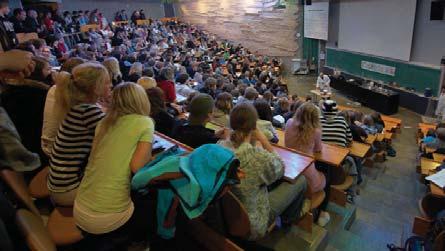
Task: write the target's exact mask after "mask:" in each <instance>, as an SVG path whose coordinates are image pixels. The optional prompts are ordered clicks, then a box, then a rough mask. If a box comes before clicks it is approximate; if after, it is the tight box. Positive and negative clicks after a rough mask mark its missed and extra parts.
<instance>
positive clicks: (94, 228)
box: [74, 83, 154, 235]
mask: <svg viewBox="0 0 445 251" xmlns="http://www.w3.org/2000/svg"><path fill="white" fill-rule="evenodd" d="M149 114H150V102H149V100H148V97H147V95H146V93H145V91H144V89H143V88H142V87H141V86H139V85H136V84H134V83H123V84H120V85H117V86H116V87H115V88H114V90H113V96H112V101H111V106H110V108H109V110H108V113H107V115H106V116H105V118H104V119H103V120H102V121H101V122H100V123H99V124H98V126H97V128H96V133H95V138H94V141H93V149H92V152H91V156H90V158H89V160H88V165H87V167H86V170H85V175H84V177H83V179H82V182H81V184H80V187H79V190H78V192H77V197H76V200H75V202H74V219H75V222H76V224H77V226H79V227H80V228H81V229H82V230H84V231H85V232H87V233H90V234H93V235H102V234H106V233H111V232H114V231H116V230H118V229H119V230H121V229H123V228H124V227H123V226H124V225H126V227H125V229H126V228H127V226H128V225H132V222H133V220H132V221H129V220H130V218H131V217H132V215H133V211H134V208H135V207H134V204H133V202H132V200H131V197H130V180H131V175H132V173H136V172H137V171H138V170H139V169H140V168H141V167H143V166H144V165H145V164H146V163H148V162H149V161H150V159H151V149H152V142H153V133H154V125H153V122H152V119H151V118H150V117H149ZM130 228H131V226H130ZM116 232H119V231H116Z"/></svg>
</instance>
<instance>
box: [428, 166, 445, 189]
mask: <svg viewBox="0 0 445 251" xmlns="http://www.w3.org/2000/svg"><path fill="white" fill-rule="evenodd" d="M425 179H426V180H429V181H431V182H433V183H434V184H436V185H437V186H439V187H441V188H444V187H445V169H444V170H442V171H440V172H438V173H436V174H433V175H430V176H428V177H426V178H425Z"/></svg>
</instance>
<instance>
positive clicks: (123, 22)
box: [111, 21, 128, 26]
mask: <svg viewBox="0 0 445 251" xmlns="http://www.w3.org/2000/svg"><path fill="white" fill-rule="evenodd" d="M111 24H112V25H113V26H118V25H119V26H120V25H127V24H128V21H114V22H112V23H111Z"/></svg>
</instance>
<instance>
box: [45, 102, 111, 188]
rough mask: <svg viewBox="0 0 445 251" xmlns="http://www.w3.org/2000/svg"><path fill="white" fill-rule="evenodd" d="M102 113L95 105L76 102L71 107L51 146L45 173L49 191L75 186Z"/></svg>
mask: <svg viewBox="0 0 445 251" xmlns="http://www.w3.org/2000/svg"><path fill="white" fill-rule="evenodd" d="M104 116H105V114H104V113H103V112H102V110H101V109H100V107H99V106H97V105H92V104H80V105H76V106H74V107H72V108H71V110H70V111H69V113H68V114H67V115H66V117H65V119H64V120H63V122H62V124H61V125H60V127H59V131H58V132H57V136H56V140H55V141H54V145H53V148H52V152H51V156H50V172H49V175H48V189H49V190H50V191H52V192H59V193H62V192H68V191H71V190H73V189H76V188H77V187H78V186H79V184H80V180H81V178H82V174H83V170H84V168H85V167H86V165H87V162H88V157H89V155H90V151H91V146H92V144H93V139H94V131H95V129H96V125H97V123H98V122H99V121H100V120H101V119H102V118H103V117H104Z"/></svg>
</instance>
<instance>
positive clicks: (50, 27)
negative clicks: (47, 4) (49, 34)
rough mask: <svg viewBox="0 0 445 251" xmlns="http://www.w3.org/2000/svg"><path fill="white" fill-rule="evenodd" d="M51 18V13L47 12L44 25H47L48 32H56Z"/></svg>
mask: <svg viewBox="0 0 445 251" xmlns="http://www.w3.org/2000/svg"><path fill="white" fill-rule="evenodd" d="M51 17H52V15H51V12H47V13H46V14H45V18H44V19H43V24H44V25H45V27H46V29H47V30H48V31H53V30H54V21H53V20H52V19H51Z"/></svg>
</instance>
